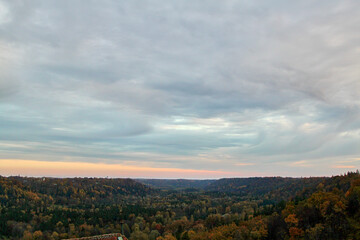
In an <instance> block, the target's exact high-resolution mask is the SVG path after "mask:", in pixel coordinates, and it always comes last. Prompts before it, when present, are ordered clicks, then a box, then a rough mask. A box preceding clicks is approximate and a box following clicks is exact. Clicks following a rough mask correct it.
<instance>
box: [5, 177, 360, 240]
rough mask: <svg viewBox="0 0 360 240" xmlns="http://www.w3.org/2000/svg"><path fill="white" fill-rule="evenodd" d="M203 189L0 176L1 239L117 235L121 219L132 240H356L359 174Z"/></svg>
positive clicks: (359, 235) (234, 182) (222, 183)
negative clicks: (161, 188)
mask: <svg viewBox="0 0 360 240" xmlns="http://www.w3.org/2000/svg"><path fill="white" fill-rule="evenodd" d="M181 181H183V180H181ZM181 181H180V182H181ZM175 182H176V181H175ZM201 184H202V183H201ZM201 184H200V185H201ZM184 185H185V184H184ZM195 185H196V184H195ZM175 186H177V185H176V184H175ZM179 187H180V185H179ZM205 189H206V190H209V191H204V190H201V191H195V190H193V191H183V190H180V191H175V190H174V189H172V190H154V189H152V188H149V187H147V186H145V185H143V184H141V183H138V182H135V181H133V180H131V179H99V178H68V179H55V178H22V177H0V214H1V217H0V239H64V238H71V237H84V236H93V235H100V234H105V233H112V232H121V223H122V221H123V222H124V225H123V230H124V234H125V235H126V236H127V237H129V239H130V240H138V239H140V240H155V239H158V240H161V239H168V240H169V239H172V240H174V239H179V240H188V239H190V240H203V239H204V240H205V239H206V240H220V239H250V240H251V239H284V240H287V239H360V175H359V173H358V172H356V173H348V174H345V175H342V176H335V177H331V178H300V179H296V178H249V179H221V180H219V181H215V182H212V183H211V184H210V185H209V186H207V187H205Z"/></svg>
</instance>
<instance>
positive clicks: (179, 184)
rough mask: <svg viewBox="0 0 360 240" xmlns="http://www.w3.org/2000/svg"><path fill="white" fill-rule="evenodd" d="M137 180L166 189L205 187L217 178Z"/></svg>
mask: <svg viewBox="0 0 360 240" xmlns="http://www.w3.org/2000/svg"><path fill="white" fill-rule="evenodd" d="M136 181H138V182H140V183H143V184H145V185H148V186H150V187H154V188H160V189H166V190H183V189H191V188H193V189H204V188H206V187H207V186H209V185H210V184H211V183H214V182H215V181H216V180H189V179H136Z"/></svg>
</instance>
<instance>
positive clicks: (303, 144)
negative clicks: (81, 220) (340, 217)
mask: <svg viewBox="0 0 360 240" xmlns="http://www.w3.org/2000/svg"><path fill="white" fill-rule="evenodd" d="M359 12H360V2H359V1H357V0H343V1H335V0H318V1H313V0H304V1H285V0H283V1H280V0H271V1H269V0H263V1H259V0H255V1H254V0H236V1H232V0H224V1H218V0H208V1H203V0H201V1H200V0H194V1H182V0H179V1H168V0H156V1H152V0H149V1H139V0H132V1H116V0H104V1H95V0H89V1H78V0H72V1H57V0H43V1H40V0H33V1H21V0H8V1H5V0H0V175H6V176H8V175H23V176H56V177H68V176H98V177H106V176H109V177H144V178H146V177H150V178H221V177H249V176H297V177H299V176H331V175H335V174H341V173H344V172H347V171H355V170H356V169H358V168H360V31H359V30H360V29H359V26H360V14H359Z"/></svg>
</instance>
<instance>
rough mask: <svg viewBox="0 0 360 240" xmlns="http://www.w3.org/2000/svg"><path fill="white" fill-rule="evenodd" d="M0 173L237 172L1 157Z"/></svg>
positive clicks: (176, 174)
mask: <svg viewBox="0 0 360 240" xmlns="http://www.w3.org/2000/svg"><path fill="white" fill-rule="evenodd" d="M0 175H5V176H11V175H22V176H50V177H112V178H119V177H121V178H124V177H126V178H128V177H129V178H141V177H149V178H207V177H208V176H212V177H213V178H220V177H226V176H234V175H239V176H240V173H238V172H225V171H208V170H195V169H178V168H155V167H140V166H127V165H122V164H106V163H87V162H50V161H34V160H19V159H1V160H0Z"/></svg>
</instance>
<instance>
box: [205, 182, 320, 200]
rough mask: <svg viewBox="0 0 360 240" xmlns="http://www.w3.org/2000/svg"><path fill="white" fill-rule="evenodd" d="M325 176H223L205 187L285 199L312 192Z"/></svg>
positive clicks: (210, 189)
mask: <svg viewBox="0 0 360 240" xmlns="http://www.w3.org/2000/svg"><path fill="white" fill-rule="evenodd" d="M326 179H327V178H325V177H312V178H283V177H253V178H223V179H219V180H217V181H215V182H212V183H210V184H209V185H208V186H206V187H205V190H206V191H209V192H223V193H231V194H236V195H240V196H251V197H253V198H259V197H261V198H264V197H266V198H270V199H276V200H280V199H284V200H285V199H287V198H289V197H294V196H295V195H296V194H297V193H303V192H306V191H310V192H313V191H315V190H316V187H317V186H318V185H319V184H320V183H322V182H323V181H325V180H326Z"/></svg>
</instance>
